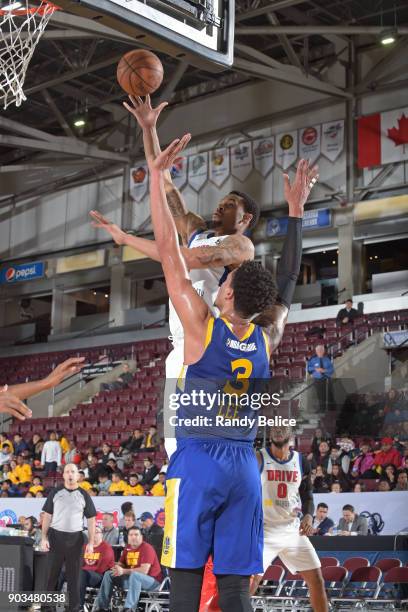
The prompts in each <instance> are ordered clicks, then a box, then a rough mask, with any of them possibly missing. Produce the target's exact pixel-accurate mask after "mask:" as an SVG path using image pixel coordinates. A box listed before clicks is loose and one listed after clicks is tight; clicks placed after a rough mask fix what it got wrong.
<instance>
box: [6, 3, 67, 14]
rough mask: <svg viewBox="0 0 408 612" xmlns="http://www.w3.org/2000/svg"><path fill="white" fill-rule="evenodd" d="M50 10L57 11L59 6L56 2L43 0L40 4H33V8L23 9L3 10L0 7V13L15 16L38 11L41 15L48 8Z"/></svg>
mask: <svg viewBox="0 0 408 612" xmlns="http://www.w3.org/2000/svg"><path fill="white" fill-rule="evenodd" d="M50 9H51V10H52V12H54V11H59V10H60V7H59V6H57V5H56V4H54V3H53V2H48V0H43V1H42V3H41V5H40V6H34V7H33V8H29V9H25V8H18V9H14V10H11V11H4V10H3V9H0V15H8V14H9V15H14V16H15V17H19V16H21V17H22V16H23V15H34V13H38V14H39V15H42V14H43V13H45V12H48V11H49V10H50Z"/></svg>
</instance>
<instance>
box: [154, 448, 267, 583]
mask: <svg viewBox="0 0 408 612" xmlns="http://www.w3.org/2000/svg"><path fill="white" fill-rule="evenodd" d="M166 486H167V495H166V502H165V515H166V522H165V527H164V539H163V553H162V559H161V562H162V564H163V565H165V566H167V567H171V568H184V569H197V568H200V567H204V565H205V564H206V562H207V560H208V557H209V556H210V555H212V556H213V561H214V573H215V574H238V575H243V576H249V575H250V574H258V573H262V547H263V516H262V495H261V482H260V477H259V470H258V465H257V461H256V457H255V453H254V450H253V447H252V442H247V441H233V440H226V439H224V438H220V439H214V440H201V439H195V438H188V439H182V440H178V441H177V450H176V451H175V453H174V454H173V455H172V457H171V460H170V464H169V467H168V470H167V478H166Z"/></svg>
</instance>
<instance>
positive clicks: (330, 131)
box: [321, 119, 344, 162]
mask: <svg viewBox="0 0 408 612" xmlns="http://www.w3.org/2000/svg"><path fill="white" fill-rule="evenodd" d="M343 148H344V120H343V119H339V120H338V121H329V123H323V125H322V144H321V149H322V155H324V156H325V157H327V159H330V161H332V162H334V161H336V159H337V158H338V156H339V155H340V153H341V152H342V151H343Z"/></svg>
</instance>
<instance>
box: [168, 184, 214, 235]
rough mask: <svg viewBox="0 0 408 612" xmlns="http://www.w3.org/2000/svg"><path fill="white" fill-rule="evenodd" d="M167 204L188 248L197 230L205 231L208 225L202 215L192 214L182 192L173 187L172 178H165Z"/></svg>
mask: <svg viewBox="0 0 408 612" xmlns="http://www.w3.org/2000/svg"><path fill="white" fill-rule="evenodd" d="M164 189H165V191H166V197H167V204H168V206H169V209H170V212H171V214H172V216H173V219H174V222H175V224H176V228H177V231H178V233H179V234H180V236H181V240H182V242H183V245H185V246H187V244H188V240H189V238H190V236H191V235H192V234H193V233H194V232H196V231H197V230H201V229H205V227H206V223H205V221H204V219H203V218H202V217H200V215H196V214H195V213H193V212H190V211H189V210H188V208H187V206H186V203H185V200H184V198H183V196H182V195H181V193H180V191H179V190H178V189H177V187H175V186H174V185H173V182H172V181H171V178H170V179H168V177H167V176H165V177H164Z"/></svg>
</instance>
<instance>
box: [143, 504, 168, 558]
mask: <svg viewBox="0 0 408 612" xmlns="http://www.w3.org/2000/svg"><path fill="white" fill-rule="evenodd" d="M138 520H139V521H140V524H141V527H142V534H143V539H144V541H145V542H148V543H149V544H151V545H152V546H153V548H154V550H155V551H156V554H157V557H158V558H160V557H161V551H162V548H163V537H164V530H163V528H162V527H160V525H157V523H155V522H154V517H153V514H151V513H150V512H143V514H142V515H141V516H140V517H139V519H138Z"/></svg>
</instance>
